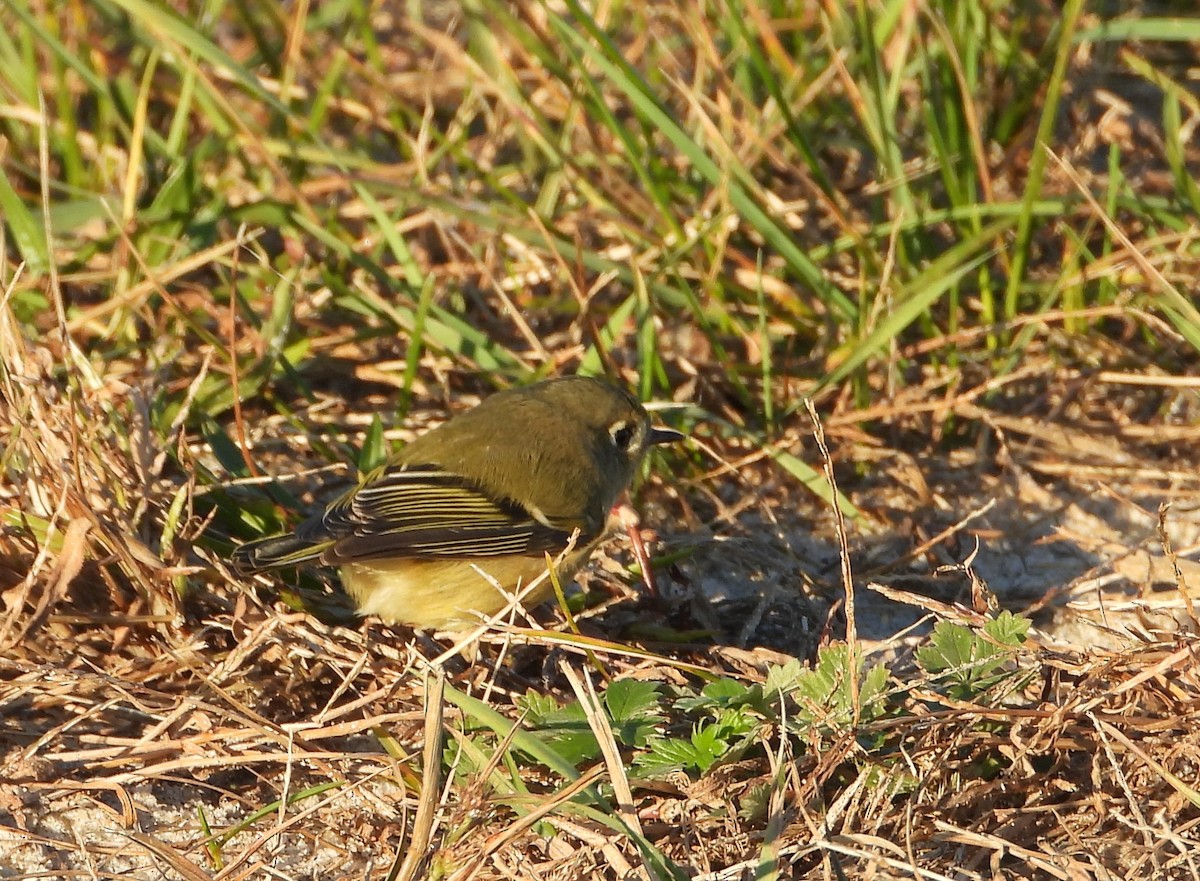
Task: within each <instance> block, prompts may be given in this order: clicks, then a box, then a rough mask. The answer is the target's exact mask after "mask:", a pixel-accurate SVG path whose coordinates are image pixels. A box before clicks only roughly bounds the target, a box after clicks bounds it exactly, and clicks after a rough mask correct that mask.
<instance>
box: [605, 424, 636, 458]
mask: <svg viewBox="0 0 1200 881" xmlns="http://www.w3.org/2000/svg"><path fill="white" fill-rule="evenodd" d="M608 434H609V437H611V438H612V442H613V446H614V447H616V448H617V449H618V450H620V451H621V452H622V453H628V452H629V450H630V448H631V447H632V446H633V440H634V438H635V437H636V436H637V428H636V427H635V426H634V425H633V424H632V423H629V422H626V421H625V420H624V419H622V420H621V421H620V422H614V423H613V424H612V425H611V426H609V429H608Z"/></svg>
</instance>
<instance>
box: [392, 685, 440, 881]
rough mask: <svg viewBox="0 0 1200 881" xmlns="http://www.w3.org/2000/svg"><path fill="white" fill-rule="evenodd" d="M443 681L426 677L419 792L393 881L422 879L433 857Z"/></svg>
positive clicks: (437, 800)
mask: <svg viewBox="0 0 1200 881" xmlns="http://www.w3.org/2000/svg"><path fill="white" fill-rule="evenodd" d="M445 692H446V677H445V674H444V673H442V671H441V670H435V671H434V672H433V673H432V674H429V675H427V676H426V677H425V745H424V747H423V748H422V753H421V792H420V797H419V798H418V800H417V814H416V817H415V818H414V820H413V828H412V834H411V835H410V836H409V839H408V841H407V842H405V845H404V862H403V863H401V864H400V868H399V870H398V871H396V872H395V873H394V875H392V874H389V877H394V878H395V879H396V881H415V879H417V878H421V877H424V870H423V867H424V865H425V863H426V861H427V860H428V859H429V856H430V854H431V853H432V847H431V845H432V843H433V824H434V821H435V820H436V819H437V811H438V806H439V804H440V803H441V797H442V774H441V771H442V743H443V742H444V737H445V727H444V726H445V722H444V720H443V713H444V712H445Z"/></svg>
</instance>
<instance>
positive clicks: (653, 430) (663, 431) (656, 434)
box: [647, 425, 687, 446]
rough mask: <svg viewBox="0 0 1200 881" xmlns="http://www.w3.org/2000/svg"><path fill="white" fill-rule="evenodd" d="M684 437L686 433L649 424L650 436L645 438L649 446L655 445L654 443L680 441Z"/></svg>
mask: <svg viewBox="0 0 1200 881" xmlns="http://www.w3.org/2000/svg"><path fill="white" fill-rule="evenodd" d="M685 437H687V435H686V434H684V433H683V432H680V431H676V430H675V429H673V428H662V427H661V426H658V425H651V426H650V437H649V438H648V439H647V440H648V442H649V444H650V446H655V445H656V444H673V443H675V441H681V440H683V439H684V438H685Z"/></svg>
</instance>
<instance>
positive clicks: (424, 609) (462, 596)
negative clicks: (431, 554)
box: [341, 547, 591, 628]
mask: <svg viewBox="0 0 1200 881" xmlns="http://www.w3.org/2000/svg"><path fill="white" fill-rule="evenodd" d="M590 551H591V548H590V547H589V548H585V549H583V550H582V551H576V552H575V553H574V554H572V555H571V556H570V557H569V558H568V559H567V560H566V561H564V562H563V563H562V564H561V565H560V566H559V567H558V572H559V576H560V578H564V579H565V578H569V577H571V575H572V574H573V573H574V572H575V571H576V570H577V569H578V568H579V566H580V565H582V563H583V561H584V560H585V559H586V558H587V556H588V554H589V553H590ZM475 567H478V569H479V570H482V572H480V571H477V570H476V568H475ZM545 571H546V563H545V560H543V559H541V558H538V557H518V556H503V557H480V558H477V559H474V560H471V561H470V562H464V561H462V560H414V559H395V560H367V561H363V562H358V563H347V564H345V565H343V566H342V569H341V575H342V584H343V585H344V586H345V588H346V592H347V593H348V594H350V596H351V597H353V598H354V601H355V602H356V603H357V604H358V610H359V612H361V613H362V614H363V615H375V616H376V617H379V618H381V619H383V620H384V621H390V622H393V623H397V624H407V625H409V626H410V627H422V628H446V627H457V626H462V625H470V624H477V623H479V621H480V620H481V619H482V618H487V617H490V616H492V615H495V614H496V613H497V612H499V611H501V610H502V609H504V608H505V607H507V606H508V602H509V600H508V597H506V596H505V595H504V594H503V593H501V592H500V591H499V590H497V589H496V586H495V584H493V583H492V579H494V580H495V582H496V583H497V584H499V585H500V586H501V587H502V588H503V589H504V590H505V591H507V592H508V593H509V594H510V595H512V594H516V593H518V592H519V591H520V590H521V589H522V588H524V587H525V586H527V585H529V584H530V583H531V582H533V580H534V579H536V578H537V577H538V576H540V575H541V574H542V573H543V572H545ZM483 572H486V573H487V575H484V574H482V573H483ZM489 576H490V578H489ZM553 592H554V588H553V586H552V585H551V584H550V579H549V578H545V579H543V581H542V583H541V584H539V585H538V587H537V588H535V589H534V590H533V592H532V593H530V594H528V595H526V596H525V598H524V600H523V601H522V605H523V606H525V607H526V608H529V607H532V606H536V605H537V604H538V603H541V602H542V601H543V600H545V599H547V598H548V597H550V595H551V594H553Z"/></svg>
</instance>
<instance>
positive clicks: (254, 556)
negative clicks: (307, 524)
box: [229, 533, 332, 572]
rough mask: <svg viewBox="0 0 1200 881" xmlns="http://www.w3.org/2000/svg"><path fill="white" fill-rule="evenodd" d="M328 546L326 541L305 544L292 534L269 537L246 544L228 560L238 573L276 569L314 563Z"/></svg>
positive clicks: (328, 543) (304, 541) (301, 539)
mask: <svg viewBox="0 0 1200 881" xmlns="http://www.w3.org/2000/svg"><path fill="white" fill-rule="evenodd" d="M331 544H332V542H329V541H306V540H305V539H303V538H300V537H299V536H297V535H296V534H295V533H288V534H287V535H273V536H271V537H270V538H260V539H258V540H257V541H248V542H246V543H245V544H244V545H242V546H241V547H239V548H236V549H235V550H234V552H233V554H232V555H230V558H229V559H230V561H231V562H232V563H233V565H234V567H236V568H237V570H238V571H239V572H258V571H259V570H262V569H279V568H281V567H283V566H299V565H301V564H302V563H309V562H312V561H313V560H317V559H319V558H320V556H321V554H323V553H324V552H325V551H326V550H328V549H329V546H330V545H331Z"/></svg>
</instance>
